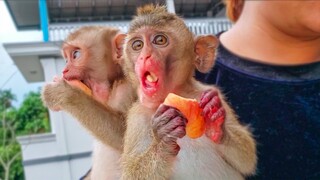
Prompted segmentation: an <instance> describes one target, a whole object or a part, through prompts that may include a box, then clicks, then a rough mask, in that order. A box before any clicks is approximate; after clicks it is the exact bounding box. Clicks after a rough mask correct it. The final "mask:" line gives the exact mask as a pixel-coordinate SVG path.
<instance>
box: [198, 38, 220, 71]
mask: <svg viewBox="0 0 320 180" xmlns="http://www.w3.org/2000/svg"><path fill="white" fill-rule="evenodd" d="M217 47H218V39H217V38H216V37H215V36H213V35H201V36H197V37H196V39H195V48H194V51H195V53H196V55H197V56H196V61H195V65H196V67H197V69H198V70H199V71H200V72H202V73H207V72H209V71H210V70H211V68H212V67H213V64H214V62H215V58H216V48H217Z"/></svg>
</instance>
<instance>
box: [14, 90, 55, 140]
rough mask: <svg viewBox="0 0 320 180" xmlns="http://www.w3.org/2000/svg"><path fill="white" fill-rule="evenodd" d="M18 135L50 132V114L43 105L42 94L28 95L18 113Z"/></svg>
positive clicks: (32, 93)
mask: <svg viewBox="0 0 320 180" xmlns="http://www.w3.org/2000/svg"><path fill="white" fill-rule="evenodd" d="M16 119H17V120H18V121H16V124H15V125H16V131H17V135H25V134H36V133H44V132H49V131H50V121H49V113H48V110H47V108H45V107H44V106H43V104H42V101H41V98H40V92H30V93H29V94H27V96H26V98H25V99H24V101H23V103H22V105H21V106H20V108H19V109H18V110H17V112H16Z"/></svg>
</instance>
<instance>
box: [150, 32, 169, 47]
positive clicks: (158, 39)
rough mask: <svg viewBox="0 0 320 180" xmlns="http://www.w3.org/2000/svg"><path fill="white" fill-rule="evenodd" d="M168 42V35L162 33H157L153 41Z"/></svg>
mask: <svg viewBox="0 0 320 180" xmlns="http://www.w3.org/2000/svg"><path fill="white" fill-rule="evenodd" d="M167 42H168V39H167V37H166V36H164V35H162V34H159V35H156V36H155V37H154V39H153V43H154V44H156V45H165V44H167Z"/></svg>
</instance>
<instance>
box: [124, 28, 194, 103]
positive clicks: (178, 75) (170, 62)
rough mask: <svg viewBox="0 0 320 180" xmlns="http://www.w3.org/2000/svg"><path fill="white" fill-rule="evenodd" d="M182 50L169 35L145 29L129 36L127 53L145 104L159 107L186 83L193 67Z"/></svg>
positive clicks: (172, 35) (164, 32) (173, 35)
mask: <svg viewBox="0 0 320 180" xmlns="http://www.w3.org/2000/svg"><path fill="white" fill-rule="evenodd" d="M183 47H184V46H183V44H181V43H180V41H179V38H178V37H177V36H176V35H175V34H174V33H172V32H170V31H160V30H156V29H155V28H150V27H144V28H140V29H138V30H137V31H135V32H134V33H131V34H129V35H128V40H127V44H126V48H125V53H127V57H128V59H130V62H131V63H132V67H131V68H132V69H131V70H132V71H134V72H135V74H136V79H137V81H138V82H139V96H140V100H141V101H142V103H143V102H144V101H146V102H148V103H150V102H151V103H152V104H154V105H155V106H158V105H159V104H160V103H162V102H163V100H164V99H165V97H166V96H167V94H168V93H169V92H175V91H176V90H177V88H178V87H179V86H180V85H181V84H182V83H184V81H185V78H186V77H188V76H189V75H188V73H189V71H188V69H190V68H188V67H190V66H191V67H192V63H191V62H190V61H188V59H190V57H186V59H184V57H183V56H182V54H183V53H182V52H184V48H183ZM192 57H193V56H192V55H191V58H192ZM186 72H187V73H186ZM149 105H150V104H149Z"/></svg>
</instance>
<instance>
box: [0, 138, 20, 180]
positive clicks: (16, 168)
mask: <svg viewBox="0 0 320 180" xmlns="http://www.w3.org/2000/svg"><path fill="white" fill-rule="evenodd" d="M20 152H21V149H20V145H19V144H18V143H13V144H8V145H6V146H5V147H2V146H1V147H0V156H1V157H6V156H7V159H8V160H9V159H12V158H13V157H14V156H15V155H16V154H17V153H20ZM4 173H5V171H4V169H3V167H2V166H0V177H5V174H4ZM1 179H4V178H1ZM9 179H14V180H23V179H24V173H23V165H22V155H21V154H19V155H18V157H17V159H15V161H14V162H13V163H12V165H11V166H10V173H9Z"/></svg>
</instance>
